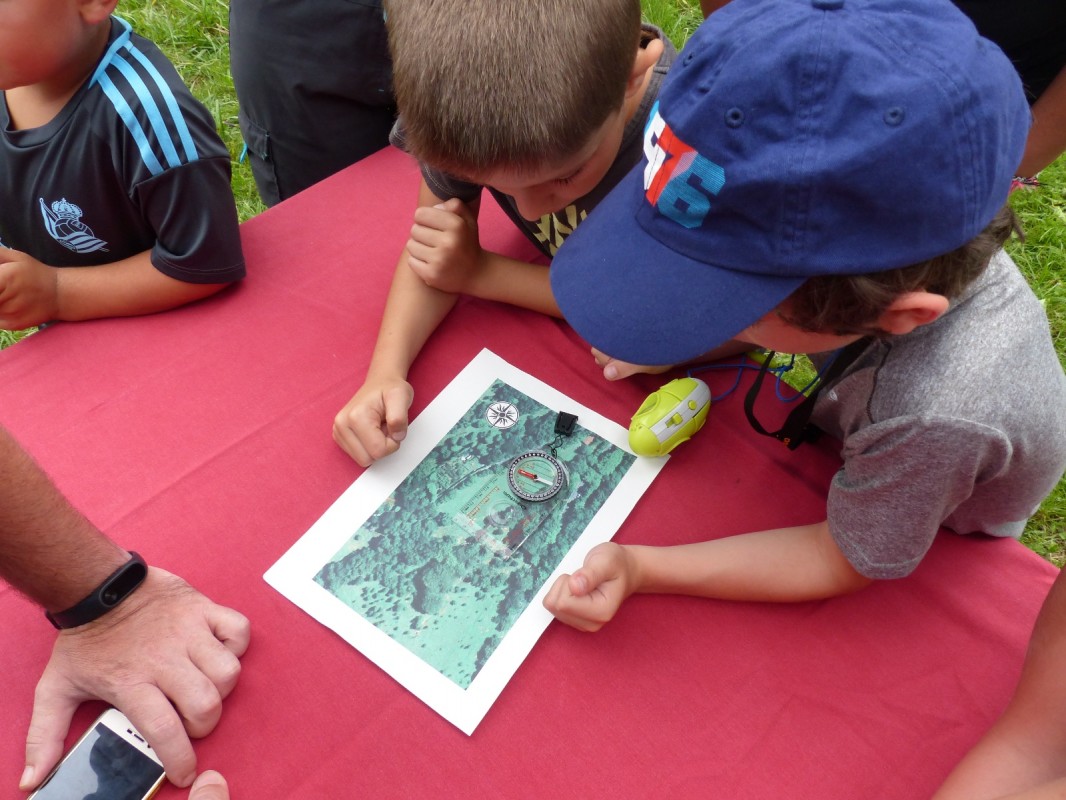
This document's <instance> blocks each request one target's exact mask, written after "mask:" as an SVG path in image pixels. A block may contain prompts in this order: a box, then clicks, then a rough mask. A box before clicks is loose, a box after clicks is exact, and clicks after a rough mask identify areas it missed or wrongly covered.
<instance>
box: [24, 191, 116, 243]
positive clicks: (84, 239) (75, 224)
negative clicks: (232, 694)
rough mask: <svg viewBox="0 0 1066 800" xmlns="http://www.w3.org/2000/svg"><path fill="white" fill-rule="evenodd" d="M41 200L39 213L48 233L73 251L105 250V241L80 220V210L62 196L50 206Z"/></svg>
mask: <svg viewBox="0 0 1066 800" xmlns="http://www.w3.org/2000/svg"><path fill="white" fill-rule="evenodd" d="M39 199H40V202H41V215H42V216H43V217H44V227H45V230H47V231H48V235H49V236H51V237H52V238H53V239H55V240H56V241H57V242H59V243H60V244H61V245H63V246H64V247H65V248H67V249H68V250H73V251H74V252H75V253H95V252H97V251H103V252H105V253H106V252H107V242H105V241H103V240H102V239H97V238H96V235H95V234H93V231H92V228H90V227H89V226H88V225H86V224H85V223H84V222H82V221H81V217H82V210H81V209H80V208H79V207H78V206H76V205H74V204H73V203H69V202H67V199H66V198H65V197H64V198H63V199H62V200H56V201H55V202H54V203H52V205H51V207H49V206H47V205H45V202H44V198H43V197H42V198H39Z"/></svg>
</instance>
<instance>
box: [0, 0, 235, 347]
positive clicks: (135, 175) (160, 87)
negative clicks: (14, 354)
mask: <svg viewBox="0 0 1066 800" xmlns="http://www.w3.org/2000/svg"><path fill="white" fill-rule="evenodd" d="M116 2H117V0H5V2H3V3H0V90H2V92H0V97H2V99H3V103H0V123H2V125H0V197H2V198H3V203H2V205H0V328H6V329H18V328H25V327H28V326H30V325H36V324H39V323H42V322H47V321H49V320H83V319H91V318H95V317H108V316H130V315H135V314H148V313H152V312H155V311H162V310H165V309H169V308H174V307H175V306H180V305H183V304H185V303H188V302H191V301H193V300H198V299H200V298H203V297H206V296H208V295H210V294H214V293H215V292H217V291H219V290H220V289H222V288H223V287H224V286H226V285H227V284H229V283H232V282H233V281H236V280H239V279H241V278H242V277H243V276H244V258H243V256H242V253H241V247H240V239H239V235H238V228H237V214H236V209H235V207H234V203H233V194H232V191H231V189H230V185H229V176H230V161H229V153H228V152H227V150H226V148H225V146H224V145H223V143H222V141H221V139H220V138H219V137H218V134H217V132H216V131H215V126H214V121H213V119H212V118H211V115H210V114H209V113H208V112H207V110H206V109H205V108H204V107H203V106H202V105H201V104H200V103H199V102H197V101H196V100H195V99H194V98H193V97H192V95H191V94H190V93H189V90H188V89H187V88H186V86H185V85H184V83H183V82H182V80H181V78H180V77H179V76H178V74H177V72H176V71H175V70H174V68H173V66H172V65H171V64H170V62H169V61H168V60H167V59H166V57H165V56H163V55H162V53H160V52H159V50H158V49H157V48H156V47H155V46H154V45H153V44H152V43H151V42H149V41H147V40H146V39H143V38H141V37H140V36H137V35H136V34H134V33H132V31H131V30H130V27H129V25H128V24H127V23H125V22H124V21H122V20H120V19H118V18H115V17H112V16H111V12H112V11H113V10H114V8H115V5H116Z"/></svg>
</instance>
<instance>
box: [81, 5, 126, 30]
mask: <svg viewBox="0 0 1066 800" xmlns="http://www.w3.org/2000/svg"><path fill="white" fill-rule="evenodd" d="M76 2H77V5H78V11H79V13H80V14H81V18H82V20H83V21H84V22H85V24H87V25H98V24H99V23H101V22H103V21H104V20H106V19H107V18H108V17H110V16H111V15H112V14H113V13H114V11H115V6H117V5H118V0H76Z"/></svg>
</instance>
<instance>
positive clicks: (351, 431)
mask: <svg viewBox="0 0 1066 800" xmlns="http://www.w3.org/2000/svg"><path fill="white" fill-rule="evenodd" d="M414 397H415V390H414V387H412V386H411V384H409V383H408V382H407V381H404V380H394V381H383V382H378V383H370V382H367V383H365V384H363V387H362V388H361V389H360V390H359V391H358V392H356V393H355V396H354V397H353V398H352V399H351V400H349V401H348V404H347V405H346V406H345V407H344V408H342V409H341V410H340V411H339V412H338V413H337V416H336V417H334V419H333V441H335V442H336V443H337V444H338V445H340V448H341V449H342V450H343V451H344V452H345V453H347V454H348V455H350V456H351V457H352V458H354V459H355V460H356V461H357V462H358V463H359V465H360V466H362V467H369V466H370V465H371V464H373V463H374V462H375V461H377V460H378V459H379V458H384V457H385V456H387V455H390V454H392V453H395V452H396V450H398V449H399V447H400V442H402V441H403V439H404V437H405V436H406V435H407V410H408V409H409V408H410V407H411V401H412V400H414Z"/></svg>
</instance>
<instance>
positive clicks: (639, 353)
mask: <svg viewBox="0 0 1066 800" xmlns="http://www.w3.org/2000/svg"><path fill="white" fill-rule="evenodd" d="M643 193H644V189H643V173H642V171H641V169H640V168H639V167H638V168H636V169H634V170H633V171H631V172H630V173H629V174H628V175H626V177H625V178H623V180H622V181H621V182H620V183H619V184H618V186H616V187H615V188H614V189H613V190H612V191H611V192H610V193H609V194H608V195H607V197H606V198H604V200H603V201H602V202H601V203H600V204H599V205H598V206H597V207H596V209H595V211H594V212H593V213H592V214H590V215H589V217H588V218H587V219H586V220H584V221H583V222H582V223H581V224H580V225H579V226H578V227H577V230H575V231H574V233H572V234H571V235H570V237H569V238H568V239H567V240H566V242H565V243H564V244H563V246H562V247H561V248H560V249H559V252H558V253H556V255H555V258H554V259H553V260H552V265H551V287H552V292H553V293H554V295H555V300H556V302H557V303H558V304H559V308H560V309H561V311H562V313H563V316H564V317H565V318H566V320H567V322H569V323H570V325H571V326H573V328H574V329H575V330H576V331H577V332H578V333H579V334H580V335H581V336H582V337H583V338H585V339H586V340H587V341H588V342H589V343H590V344H591V345H592V346H593V347H595V348H597V349H598V350H601V351H603V352H604V353H606V354H607V355H609V356H611V357H612V358H617V359H620V360H622V361H627V362H630V363H633V364H649V365H652V364H654V365H662V364H678V363H681V362H684V361H688V360H690V359H693V358H696V357H698V356H701V355H703V354H704V353H707V352H708V351H710V350H712V349H714V348H715V347H717V346H718V345H720V344H722V343H724V342H726V341H728V340H729V339H731V338H732V337H733V336H735V335H736V334H737V333H739V332H740V331H742V330H744V329H745V328H747V327H748V326H749V325H751V324H752V323H753V322H755V321H757V320H758V319H759V318H760V317H762V316H763V315H764V314H766V313H767V312H769V311H770V310H772V309H773V308H774V307H775V306H776V305H778V304H779V303H780V302H781V301H782V300H784V299H785V298H786V297H788V295H790V294H791V293H792V292H793V291H795V290H796V289H797V288H799V286H800V285H801V284H802V283H803V281H804V279H803V278H802V277H800V278H797V277H781V276H775V275H760V274H758V273H755V272H740V271H737V270H730V269H725V268H723V267H719V266H716V265H714V264H713V263H705V262H702V261H697V260H695V259H692V258H690V257H688V256H685V255H682V254H681V253H678V252H676V251H674V250H672V249H670V247H669V246H668V243H667V244H664V243H662V242H660V240H659V239H657V238H656V237H653V236H651V235H650V234H649V233H648V232H647V231H646V230H645V229H644V227H643V225H642V224H641V222H640V220H639V216H640V210H641V208H642V207H643V206H644V205H646V201H645V200H644V197H643ZM649 210H650V209H649ZM671 224H673V223H671ZM708 260H713V259H712V258H711V254H709V256H708ZM753 266H754V267H755V268H756V269H757V268H758V265H753Z"/></svg>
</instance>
